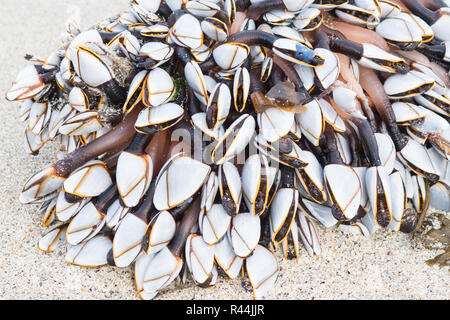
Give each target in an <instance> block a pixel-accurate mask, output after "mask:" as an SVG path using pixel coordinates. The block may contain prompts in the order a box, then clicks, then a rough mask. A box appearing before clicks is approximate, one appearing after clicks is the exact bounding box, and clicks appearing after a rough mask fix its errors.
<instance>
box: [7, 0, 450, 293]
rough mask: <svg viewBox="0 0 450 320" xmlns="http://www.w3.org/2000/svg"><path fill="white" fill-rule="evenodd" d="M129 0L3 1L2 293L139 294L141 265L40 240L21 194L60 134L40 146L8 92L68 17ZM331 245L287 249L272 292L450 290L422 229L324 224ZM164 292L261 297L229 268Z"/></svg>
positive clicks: (93, 18)
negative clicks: (41, 244)
mask: <svg viewBox="0 0 450 320" xmlns="http://www.w3.org/2000/svg"><path fill="white" fill-rule="evenodd" d="M128 2H129V1H128V0H99V1H87V0H57V1H56V0H42V1H39V2H37V1H33V0H16V1H3V2H2V9H1V10H0V21H2V24H1V27H0V28H1V31H2V32H1V34H2V36H1V37H0V48H1V50H0V61H1V74H0V108H1V112H0V120H1V127H0V141H1V148H0V150H1V152H0V177H1V178H0V199H2V201H1V202H0V239H1V241H0V270H1V271H2V272H1V273H0V297H1V299H89V300H95V299H121V300H125V299H132V300H136V299H139V296H138V294H137V292H136V289H135V286H134V281H133V268H132V267H128V268H123V269H119V268H113V267H109V266H105V267H101V268H82V267H78V266H74V265H70V264H68V263H67V262H65V261H64V255H65V252H66V249H65V247H64V246H61V247H59V248H58V249H57V250H56V251H55V252H53V253H44V252H41V251H39V250H38V249H37V248H36V244H37V242H38V240H39V238H40V236H41V233H42V231H43V228H42V227H41V225H40V224H41V219H42V217H41V216H40V215H39V214H37V206H34V205H29V206H24V205H21V204H20V203H19V201H18V195H19V193H20V191H21V188H22V186H23V184H24V182H25V181H26V180H27V178H29V177H30V176H31V175H32V174H33V173H35V172H36V171H38V170H39V169H41V168H43V167H44V166H45V165H47V164H49V163H51V162H53V161H54V151H55V146H56V144H55V143H53V144H51V143H49V144H47V145H46V146H45V147H44V148H43V149H41V152H40V153H39V155H37V156H35V157H33V156H30V155H27V154H26V153H25V151H24V148H23V134H24V126H25V125H24V124H23V123H20V122H19V121H18V119H17V117H18V114H19V107H20V104H19V103H10V102H8V101H6V100H5V98H4V96H5V93H6V91H7V90H8V89H9V87H10V85H11V82H12V81H13V80H14V79H15V77H16V75H17V73H18V72H19V71H20V69H21V68H22V67H24V66H25V65H26V61H25V60H24V58H23V57H24V55H25V54H27V53H30V54H36V55H39V56H46V55H47V54H49V53H50V52H51V51H52V50H54V49H55V48H56V47H57V46H58V45H59V44H60V34H61V32H62V30H63V29H64V23H65V22H66V20H67V19H68V17H69V15H70V14H71V13H73V12H75V13H78V14H79V16H80V17H81V21H80V24H81V26H82V27H83V29H86V28H88V27H89V26H91V25H92V24H95V23H96V22H98V21H100V20H102V19H103V18H107V17H109V16H112V15H114V14H116V13H118V12H119V10H120V9H123V8H126V7H127V5H128ZM319 235H320V241H321V248H322V253H321V255H320V256H319V257H318V258H317V259H314V258H311V257H310V256H308V254H307V252H306V250H305V249H304V248H303V247H302V248H301V249H300V259H299V261H298V263H296V262H295V261H285V260H282V257H281V253H280V250H278V251H277V253H276V254H277V258H278V261H279V263H280V268H281V272H280V275H279V278H278V281H277V282H276V284H275V286H274V287H273V288H272V289H271V290H270V292H269V294H268V296H267V298H268V299H301V300H303V299H307V300H310V299H332V300H336V299H445V300H447V299H449V298H450V289H449V288H450V276H449V270H448V268H439V267H438V266H433V267H430V266H428V265H427V264H426V263H425V261H426V260H427V259H431V258H433V257H434V256H436V255H437V254H438V253H440V251H439V250H428V249H425V248H424V246H423V243H422V239H421V238H420V237H419V236H413V235H406V234H402V233H395V232H391V231H387V230H379V231H377V232H376V233H375V234H374V235H373V236H371V237H369V238H366V237H363V236H356V235H350V234H345V233H343V232H341V231H339V230H336V229H325V228H324V227H322V226H320V227H319ZM156 299H252V293H251V292H250V291H248V290H246V289H245V288H244V287H243V286H242V279H241V278H238V279H235V280H233V281H231V280H228V279H225V278H219V279H218V281H217V284H216V285H215V286H214V287H212V288H210V289H201V288H198V287H196V286H195V285H194V284H193V282H192V281H191V280H189V281H188V282H187V283H186V284H185V285H184V286H183V287H179V286H177V285H175V284H172V285H171V286H170V287H169V288H167V289H166V290H164V291H163V292H161V294H159V295H158V296H157V297H156Z"/></svg>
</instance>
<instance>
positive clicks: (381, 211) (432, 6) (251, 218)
mask: <svg viewBox="0 0 450 320" xmlns="http://www.w3.org/2000/svg"><path fill="white" fill-rule="evenodd" d="M447 3H448V2H446V1H445V0H420V1H419V0H392V1H388V0H351V1H347V0H250V1H248V0H247V1H245V0H244V1H241V0H191V1H188V0H167V1H160V0H133V1H131V3H130V6H129V8H127V9H125V10H123V11H121V12H120V14H118V15H117V16H115V17H112V18H110V19H107V20H105V21H103V22H101V23H99V24H98V25H95V26H94V27H92V28H91V29H89V30H87V31H81V30H80V28H79V26H78V24H77V23H76V22H74V21H70V22H69V23H67V25H66V32H65V33H64V39H63V43H62V45H61V46H60V47H59V48H58V49H57V50H55V51H54V52H53V53H51V54H50V55H49V56H48V57H47V58H45V59H41V58H39V57H36V56H32V55H27V56H26V59H27V60H29V61H30V64H29V65H28V66H27V67H25V68H24V69H23V70H22V71H21V72H20V73H19V75H18V77H17V79H16V80H15V82H14V83H13V85H12V88H11V89H10V90H9V91H8V92H7V94H6V97H7V99H8V100H10V101H14V100H17V101H22V102H23V104H22V107H21V109H20V121H22V122H24V123H25V124H26V128H25V148H26V151H27V152H28V153H30V154H36V153H37V152H38V151H39V149H40V148H41V147H42V146H43V145H44V144H45V143H46V142H47V141H58V142H60V145H61V148H60V150H59V152H58V153H57V154H56V157H57V161H56V162H55V163H53V164H51V165H49V166H48V167H46V168H44V169H43V170H41V171H39V172H38V173H36V174H35V175H33V176H32V177H31V178H30V179H29V180H28V181H27V182H26V183H25V186H24V188H23V190H22V192H21V194H20V201H21V202H22V203H24V204H36V203H38V204H40V205H41V207H40V210H39V211H40V213H41V214H43V216H44V218H43V226H44V227H46V231H45V234H44V236H43V237H42V239H41V240H40V241H39V243H38V248H39V249H40V250H43V251H53V250H54V249H55V246H56V245H57V243H60V242H61V240H65V242H66V243H67V254H66V257H65V259H66V260H67V261H68V262H69V263H72V264H76V265H81V266H101V265H107V264H108V265H111V266H116V267H119V268H123V267H127V266H130V265H134V270H135V283H136V288H137V290H138V292H139V295H140V296H141V297H142V298H145V299H151V298H153V297H154V296H155V295H156V294H157V293H158V292H159V291H161V290H162V289H163V288H165V287H167V286H168V285H169V284H170V283H171V282H172V281H173V280H175V279H180V280H181V282H184V281H185V280H186V278H187V276H188V275H190V276H191V277H192V279H193V281H194V282H195V284H197V285H199V286H202V287H210V286H213V285H214V284H215V282H216V279H217V277H218V275H219V272H218V270H222V271H223V273H222V274H224V275H226V276H227V277H229V278H231V279H234V278H236V277H237V276H238V275H240V274H241V273H242V274H246V275H247V276H248V278H249V280H250V283H251V285H252V287H253V292H254V296H255V297H257V298H259V297H263V296H264V295H266V294H267V292H268V290H269V289H270V288H271V287H272V286H273V285H274V283H275V281H276V279H277V275H278V272H279V266H278V262H277V259H276V258H275V256H274V254H273V250H275V249H276V248H277V247H281V250H282V252H283V254H284V256H285V257H286V258H298V255H299V244H300V243H303V245H304V247H305V248H306V250H307V252H308V253H309V254H310V255H318V254H320V244H319V239H318V237H317V230H316V224H317V223H319V224H322V225H323V226H325V227H326V228H329V227H333V226H334V227H337V228H339V229H340V230H342V231H344V232H350V233H359V234H363V235H366V236H368V235H371V234H372V233H374V232H375V231H376V230H377V229H379V228H389V229H391V230H394V231H401V232H406V233H409V232H412V231H414V230H415V229H417V228H418V227H419V226H420V225H421V224H422V221H423V220H424V217H425V215H426V212H427V209H428V207H429V206H430V205H431V206H433V207H435V208H438V209H440V210H443V211H446V212H448V211H450V208H449V186H450V183H449V179H448V172H449V171H448V157H449V142H450V136H449V135H450V130H449V124H448V115H449V107H450V95H449V88H450V81H449V77H448V70H449V66H450V52H449V50H450V49H449V48H450V28H449V26H450V8H448V7H447Z"/></svg>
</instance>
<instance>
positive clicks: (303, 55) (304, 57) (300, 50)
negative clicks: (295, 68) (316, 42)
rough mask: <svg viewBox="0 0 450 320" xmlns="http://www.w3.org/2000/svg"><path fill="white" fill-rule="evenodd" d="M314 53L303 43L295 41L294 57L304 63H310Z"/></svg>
mask: <svg viewBox="0 0 450 320" xmlns="http://www.w3.org/2000/svg"><path fill="white" fill-rule="evenodd" d="M315 55H316V53H315V52H314V51H313V50H311V49H310V48H308V47H307V46H305V45H302V44H300V43H297V44H296V45H295V58H296V59H298V60H301V61H303V62H306V63H311V62H312V60H313V59H314V57H315Z"/></svg>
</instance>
